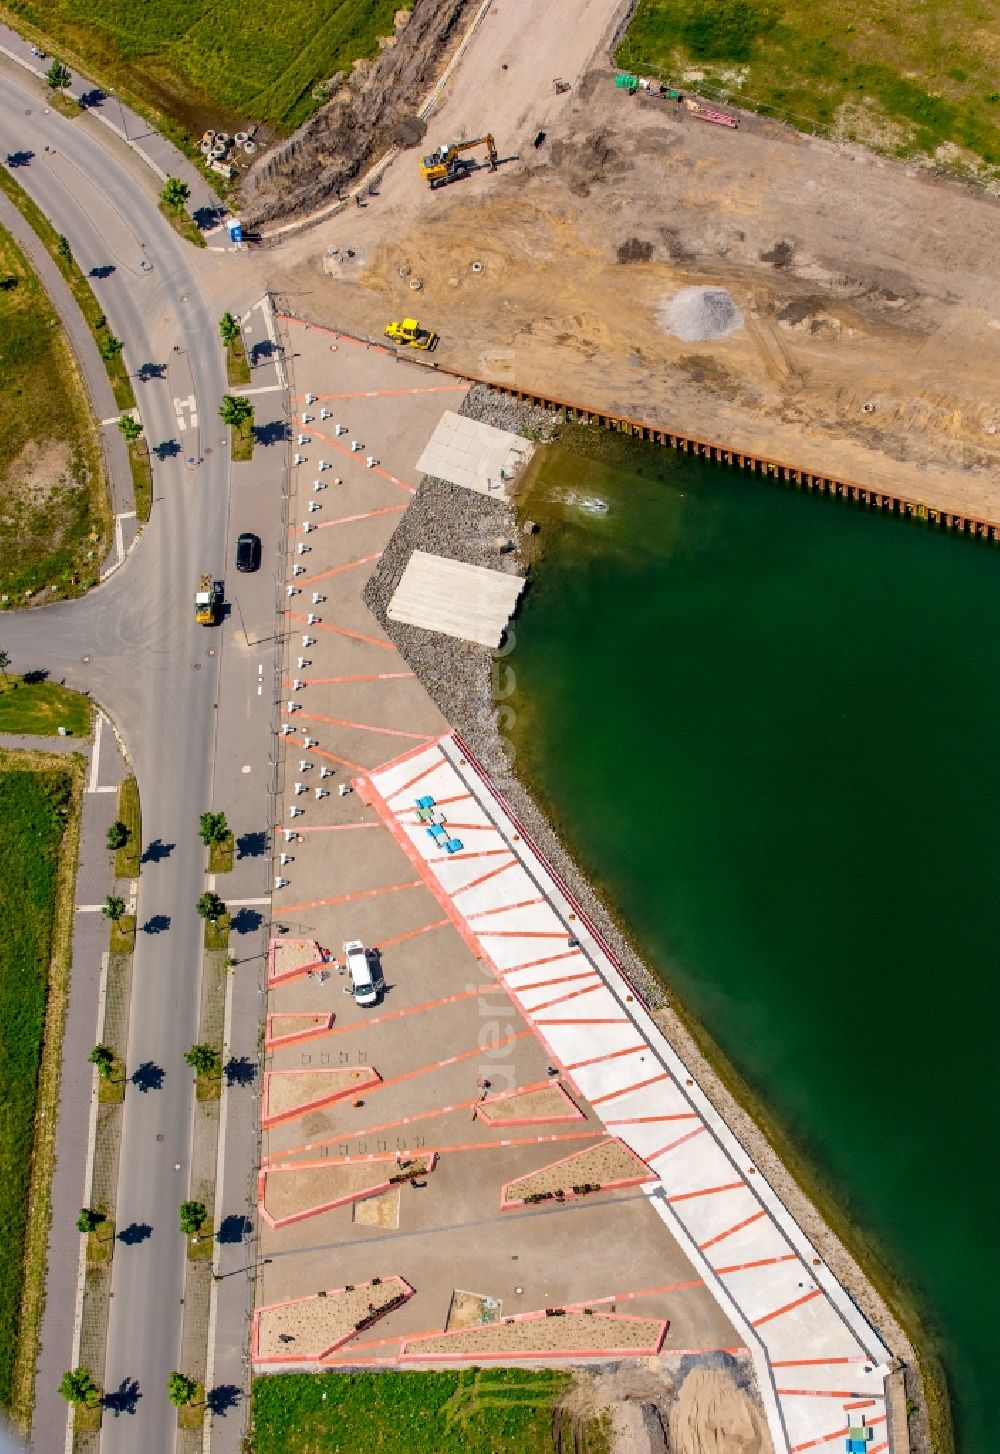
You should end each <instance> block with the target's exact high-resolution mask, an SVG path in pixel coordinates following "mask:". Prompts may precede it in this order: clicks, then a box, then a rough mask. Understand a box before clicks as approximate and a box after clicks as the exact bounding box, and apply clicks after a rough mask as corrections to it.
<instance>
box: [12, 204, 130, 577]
mask: <svg viewBox="0 0 1000 1454" xmlns="http://www.w3.org/2000/svg"><path fill="white" fill-rule="evenodd" d="M0 378H2V380H3V388H2V390H0V595H3V596H6V597H9V598H10V601H11V602H18V603H19V602H21V601H22V600H23V599H24V598H25V597H28V596H32V595H34V594H35V592H37V591H39V590H41V589H42V588H43V587H44V586H51V587H52V592H53V594H55V595H78V594H79V593H80V592H82V591H84V590H87V589H88V588H89V587H90V586H92V585H94V584H96V581H97V576H98V572H99V570H100V565H101V561H102V560H103V558H104V554H105V551H106V549H107V544H108V540H109V536H110V507H109V504H108V496H107V489H106V486H105V482H104V475H103V470H102V467H101V455H100V450H99V447H98V443H97V436H96V432H95V428H94V423H93V420H92V418H91V413H90V405H89V403H88V401H87V396H86V394H85V392H84V389H83V385H82V383H81V382H80V378H79V375H78V373H77V368H76V361H75V359H74V358H73V354H72V351H71V350H70V347H69V344H68V343H67V341H66V338H65V335H64V333H63V330H62V328H61V326H60V324H59V320H58V318H57V316H56V313H55V310H54V309H53V308H52V305H51V304H50V302H49V300H48V297H47V296H46V294H45V291H44V289H43V288H42V285H41V283H40V282H39V281H38V278H37V276H36V274H35V273H34V271H33V270H32V269H31V268H30V267H29V265H28V262H27V259H26V258H25V256H24V254H23V253H22V251H21V249H20V248H19V247H18V246H17V244H16V243H15V242H14V240H13V238H12V237H11V236H10V234H9V233H7V232H4V231H3V230H2V229H0Z"/></svg>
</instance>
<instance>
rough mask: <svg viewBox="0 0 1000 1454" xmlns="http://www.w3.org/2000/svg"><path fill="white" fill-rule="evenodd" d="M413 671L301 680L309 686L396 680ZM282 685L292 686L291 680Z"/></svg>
mask: <svg viewBox="0 0 1000 1454" xmlns="http://www.w3.org/2000/svg"><path fill="white" fill-rule="evenodd" d="M412 676H413V673H412V671H363V672H356V673H355V674H354V675H353V676H343V677H300V678H299V680H300V681H303V682H306V683H307V684H308V685H309V686H313V687H320V686H329V685H330V684H331V683H338V682H394V681H399V680H400V679H401V678H403V677H412ZM282 685H284V686H286V687H287V686H291V682H290V681H287V682H284V683H283V684H282Z"/></svg>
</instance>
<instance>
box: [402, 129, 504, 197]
mask: <svg viewBox="0 0 1000 1454" xmlns="http://www.w3.org/2000/svg"><path fill="white" fill-rule="evenodd" d="M475 146H485V148H486V160H487V163H488V165H489V169H490V171H491V172H495V171H496V169H497V149H496V146H495V144H494V141H493V138H492V136H490V134H489V132H487V133H486V135H485V136H477V137H475V138H474V139H473V140H472V141H453V142H451V143H450V144H449V145H448V146H439V147H438V149H437V151H432V152H431V154H430V156H425V157H423V158H422V160H421V162H420V175H421V176H422V177H423V178H424V179H425V180H426V181H428V182H430V184H431V189H432V190H434V189H435V188H437V187H444V186H446V185H447V183H448V182H457V181H458V179H459V178H460V177H464V176H466V175H467V174H468V173H469V172H471V171H472V170H473V169H474V168H475V166H476V163H475V162H473V161H471V160H470V159H469V158H468V157H465V156H463V155H462V153H463V152H467V151H471V150H472V148H473V147H475Z"/></svg>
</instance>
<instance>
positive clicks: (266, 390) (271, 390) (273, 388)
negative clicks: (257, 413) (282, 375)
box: [240, 384, 285, 394]
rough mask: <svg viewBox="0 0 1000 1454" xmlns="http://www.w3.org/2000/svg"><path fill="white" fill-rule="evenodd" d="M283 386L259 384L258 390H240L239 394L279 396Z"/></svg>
mask: <svg viewBox="0 0 1000 1454" xmlns="http://www.w3.org/2000/svg"><path fill="white" fill-rule="evenodd" d="M284 387H285V386H284V384H261V386H260V388H259V389H241V390H240V393H241V394H280V393H281V391H282V389H283V388H284Z"/></svg>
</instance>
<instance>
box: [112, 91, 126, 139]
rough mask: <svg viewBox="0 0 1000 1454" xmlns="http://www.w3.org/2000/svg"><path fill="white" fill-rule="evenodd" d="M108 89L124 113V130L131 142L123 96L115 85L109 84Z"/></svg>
mask: <svg viewBox="0 0 1000 1454" xmlns="http://www.w3.org/2000/svg"><path fill="white" fill-rule="evenodd" d="M108 91H109V92H110V94H111V95H112V96H113V97H114V98H115V100H116V101H117V102H118V110H119V111H120V112H121V114H122V131H124V133H125V140H126V141H127V142H130V143H131V137H130V136H129V134H128V121H127V120H126V119H125V104H124V102H123V101H122V98H121V97H120V96H119V94H118V92H117V91H116V90H115V88H114V86H109V87H108Z"/></svg>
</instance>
